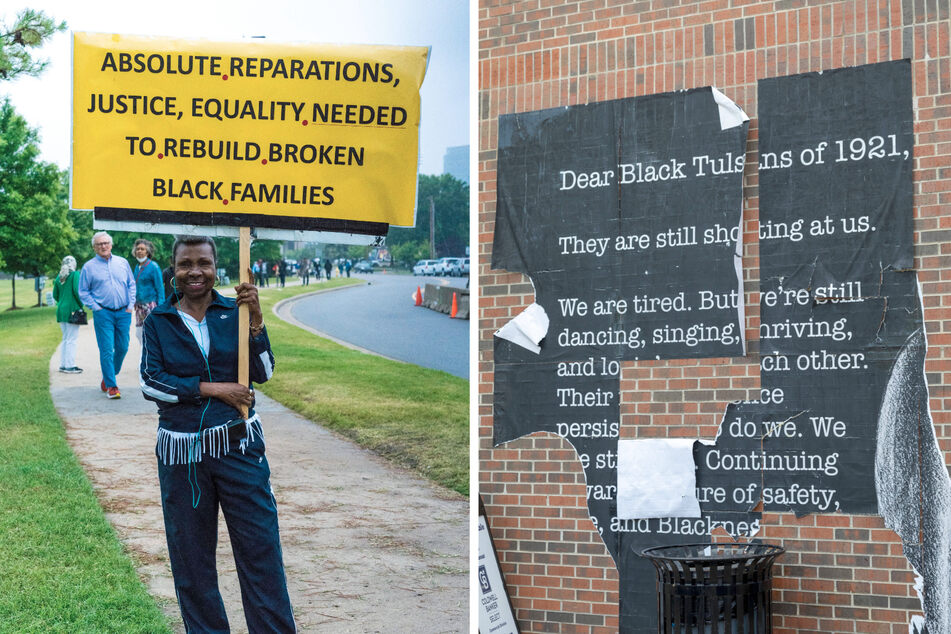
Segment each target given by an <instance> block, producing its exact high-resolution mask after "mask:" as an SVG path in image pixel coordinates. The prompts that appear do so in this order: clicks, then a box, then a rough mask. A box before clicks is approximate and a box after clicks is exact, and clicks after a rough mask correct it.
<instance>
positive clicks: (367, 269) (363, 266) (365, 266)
mask: <svg viewBox="0 0 951 634" xmlns="http://www.w3.org/2000/svg"><path fill="white" fill-rule="evenodd" d="M353 270H354V271H356V272H357V273H372V272H373V264H372V263H371V262H370V261H369V260H360V261H359V262H357V263H356V264H354V265H353Z"/></svg>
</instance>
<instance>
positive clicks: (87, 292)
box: [79, 255, 135, 311]
mask: <svg viewBox="0 0 951 634" xmlns="http://www.w3.org/2000/svg"><path fill="white" fill-rule="evenodd" d="M79 299H81V300H83V304H85V305H86V306H89V307H90V308H92V309H93V310H94V311H96V310H99V309H100V308H111V309H112V310H119V309H126V308H127V309H129V310H131V309H132V307H133V305H134V304H135V278H134V277H132V268H131V267H130V266H129V262H128V261H127V260H126V259H125V258H122V257H119V256H118V255H113V256H111V257H110V258H109V259H108V260H107V259H105V258H104V257H102V256H101V255H97V256H95V257H94V258H93V259H91V260H89V261H88V262H86V263H85V264H84V265H83V270H82V272H81V273H80V274H79Z"/></svg>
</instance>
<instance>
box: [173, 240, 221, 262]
mask: <svg viewBox="0 0 951 634" xmlns="http://www.w3.org/2000/svg"><path fill="white" fill-rule="evenodd" d="M186 244H187V245H193V244H209V245H211V257H212V258H213V259H214V261H215V266H217V265H218V249H217V247H215V241H214V240H212V239H211V238H209V237H208V236H178V237H176V238H175V244H173V245H172V265H173V266H174V265H175V257H176V256H177V255H178V247H179V246H182V245H186Z"/></svg>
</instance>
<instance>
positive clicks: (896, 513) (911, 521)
mask: <svg viewBox="0 0 951 634" xmlns="http://www.w3.org/2000/svg"><path fill="white" fill-rule="evenodd" d="M916 284H917V291H918V308H919V314H920V315H921V316H922V323H921V324H920V327H919V328H918V329H917V330H916V331H915V332H913V333H912V334H911V335H909V337H908V339H907V340H906V341H905V345H904V346H902V348H901V350H900V351H899V353H898V356H897V357H896V359H895V361H894V362H893V364H892V369H891V374H890V376H889V380H888V383H887V384H886V387H885V393H884V395H883V399H882V405H881V407H880V409H879V418H878V433H877V443H876V451H875V490H876V493H877V495H878V499H879V514H880V515H881V516H882V518H883V519H884V521H885V526H886V527H888V528H890V529H892V530H893V531H895V533H896V534H897V535H898V536H899V537H900V538H901V540H902V546H903V550H905V551H906V554H905V558H906V559H908V562H909V563H910V564H911V565H912V568H913V569H914V570H915V573H916V575H917V577H916V582H915V590H916V591H917V593H918V597H919V600H920V601H921V606H922V609H923V611H924V613H925V614H924V618H922V617H920V616H918V615H915V616H913V617H912V618H911V622H910V623H909V625H908V629H909V632H928V634H951V607H949V601H948V599H949V597H951V587H949V585H951V582H949V575H951V561H949V559H951V493H949V491H951V476H949V475H948V470H947V468H946V467H945V466H944V465H945V462H944V453H943V452H942V451H941V449H940V447H939V445H938V438H937V432H936V430H935V427H934V420H933V418H932V415H931V392H930V390H929V389H928V380H927V377H926V376H925V368H924V361H925V360H926V359H927V357H928V337H927V335H926V333H925V330H924V314H925V313H924V299H923V295H922V289H921V281H920V280H918V279H917V275H916ZM915 337H920V338H921V340H922V348H923V351H924V352H923V354H922V365H921V367H914V368H910V369H909V370H908V373H907V374H908V376H916V377H917V378H919V379H920V381H921V385H922V387H923V388H924V398H923V399H922V400H923V401H924V404H925V412H924V414H925V417H924V419H923V420H921V421H916V425H917V426H918V427H919V431H918V434H917V435H916V437H915V438H912V439H910V440H911V442H910V443H909V444H911V445H913V446H914V447H915V448H916V450H917V460H916V466H917V470H918V473H917V474H911V475H909V474H896V473H894V469H893V468H892V469H890V468H889V467H894V465H893V464H892V463H891V461H889V456H888V454H887V451H886V450H887V448H888V445H889V441H891V440H893V437H892V436H893V434H894V432H895V431H896V429H895V427H896V421H897V419H898V417H899V415H900V411H899V410H900V404H898V405H896V404H895V403H893V402H892V401H891V397H892V395H893V394H894V393H895V390H894V389H892V388H893V387H895V386H893V382H895V381H896V378H900V376H898V377H897V376H896V375H901V374H902V370H903V366H905V365H906V364H908V363H909V362H908V360H907V359H906V357H907V356H908V354H910V352H909V350H910V347H909V345H910V342H911V340H912V339H914V338H915ZM924 426H926V427H927V429H928V430H930V432H931V433H930V434H927V435H922V434H921V431H922V430H921V429H920V428H921V427H924ZM893 447H894V445H893ZM926 451H927V452H931V453H932V454H933V457H932V460H931V461H929V463H927V464H926V463H925V462H924V460H923V458H924V452H926ZM883 454H884V455H883ZM929 464H930V465H931V466H932V467H933V468H932V469H931V471H930V472H926V469H927V467H928V465H929ZM934 465H939V466H937V467H935V466H934ZM916 475H917V477H918V478H919V494H920V495H923V496H924V499H927V500H928V501H929V505H930V508H929V509H928V512H927V513H926V512H925V510H924V509H922V508H921V507H919V506H917V505H916V506H914V507H911V508H909V507H908V506H907V505H906V504H904V502H907V501H906V500H900V499H896V497H895V495H894V493H895V490H894V488H895V483H896V481H898V480H901V479H903V478H905V477H915V476H916ZM942 485H944V486H942ZM926 486H928V487H929V488H931V489H933V490H931V491H928V495H925V491H924V488H925V487H926ZM890 489H891V490H890ZM942 490H943V493H944V496H943V498H944V499H935V498H934V497H932V496H933V494H935V493H941V492H942ZM909 511H912V513H911V515H908V512H909ZM929 528H930V529H931V530H928V529H929ZM919 530H923V531H924V534H922V536H921V537H922V539H921V541H922V543H921V544H920V546H918V541H919ZM915 547H918V548H920V551H919V553H918V557H917V560H918V561H917V565H915V562H912V561H911V559H910V558H909V554H908V549H909V548H912V549H914V548H915ZM919 568H920V570H919ZM929 573H930V574H929ZM925 575H928V576H929V577H930V578H929V579H926V578H925Z"/></svg>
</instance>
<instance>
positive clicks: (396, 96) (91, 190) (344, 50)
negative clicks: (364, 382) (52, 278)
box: [72, 33, 429, 226]
mask: <svg viewBox="0 0 951 634" xmlns="http://www.w3.org/2000/svg"><path fill="white" fill-rule="evenodd" d="M73 47H74V48H73V157H72V170H73V174H72V206H73V207H74V208H76V209H93V208H96V207H110V208H120V209H143V210H146V209H147V210H162V211H173V212H200V213H215V214H218V213H225V214H255V217H256V218H259V219H260V217H262V216H271V217H275V218H280V217H295V218H330V219H339V220H348V221H365V222H379V223H388V224H393V225H401V226H408V225H412V224H413V222H414V211H415V203H416V170H417V164H418V154H419V120H420V98H419V89H420V86H421V85H422V82H423V77H424V75H425V72H426V65H427V59H428V55H429V49H428V48H425V47H402V46H355V45H354V46H349V45H348V46H338V45H316V44H313V45H312V44H275V43H269V42H261V41H253V42H232V43H226V42H207V41H203V40H182V39H171V38H153V37H132V36H126V35H110V34H97V33H75V34H74V42H73ZM256 224H258V225H259V226H264V225H263V224H262V222H260V221H259V222H257V223H256Z"/></svg>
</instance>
